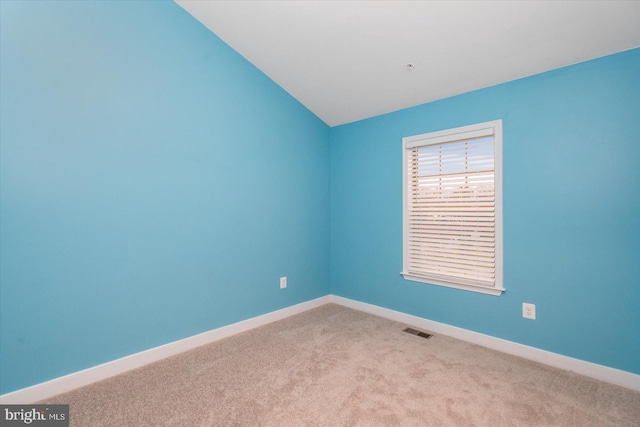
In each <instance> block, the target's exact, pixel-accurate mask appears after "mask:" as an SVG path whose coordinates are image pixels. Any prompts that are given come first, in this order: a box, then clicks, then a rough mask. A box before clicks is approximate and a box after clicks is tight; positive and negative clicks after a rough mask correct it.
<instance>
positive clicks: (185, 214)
mask: <svg viewBox="0 0 640 427" xmlns="http://www.w3.org/2000/svg"><path fill="white" fill-rule="evenodd" d="M0 6H1V8H2V9H1V11H0V12H1V13H0V15H1V19H2V21H1V34H0V40H1V43H2V44H1V46H0V52H1V58H0V59H1V60H0V64H1V67H2V68H1V69H0V73H1V74H0V75H1V87H0V89H1V109H2V110H1V111H2V113H1V114H2V115H1V124H2V126H1V135H0V136H1V153H0V154H1V165H0V166H1V167H0V170H1V177H0V178H1V181H0V183H1V192H0V194H1V199H0V206H1V218H0V227H1V229H0V233H1V240H0V242H1V248H0V272H1V273H0V274H1V276H0V283H1V287H0V301H1V302H0V304H1V305H0V335H1V342H0V360H1V363H0V367H1V371H0V393H6V392H9V391H12V390H15V389H19V388H22V387H25V386H29V385H32V384H35V383H39V382H42V381H46V380H48V379H51V378H55V377H58V376H61V375H64V374H68V373H70V372H75V371H78V370H81V369H84V368H88V367H91V366H94V365H97V364H99V363H103V362H107V361H111V360H114V359H116V358H118V357H121V356H125V355H129V354H132V353H135V352H137V351H141V350H145V349H148V348H151V347H154V346H157V345H160V344H164V343H167V342H171V341H174V340H177V339H180V338H184V337H187V336H191V335H194V334H197V333H200V332H203V331H207V330H210V329H213V328H216V327H219V326H222V325H226V324H230V323H233V322H237V321H240V320H243V319H246V318H250V317H253V316H256V315H260V314H263V313H266V312H271V311H273V310H276V309H279V308H283V307H287V306H290V305H293V304H296V303H299V302H302V301H306V300H309V299H313V298H316V297H320V296H323V295H326V294H328V293H329V182H330V179H329V154H330V153H329V145H328V140H329V132H330V129H329V127H328V126H327V125H325V124H324V123H323V122H322V121H321V120H319V119H318V118H317V117H315V116H314V115H313V114H312V113H310V112H309V111H308V110H307V109H305V108H304V107H303V106H302V105H301V104H299V103H298V102H297V101H296V100H294V99H293V98H292V97H290V96H289V95H288V94H287V93H286V92H284V91H283V90H282V89H281V88H280V87H278V86H277V85H276V84H275V83H273V82H272V81H271V80H269V79H268V78H267V77H266V76H265V75H263V74H262V73H261V72H259V71H258V70H257V69H256V68H254V67H253V66H252V65H251V64H249V63H248V62H247V61H245V60H244V59H243V58H242V57H240V56H239V55H238V54H237V53H236V52H234V51H233V50H232V49H231V48H230V47H228V46H227V45H226V44H224V43H223V42H222V41H220V40H219V39H218V38H217V37H216V36H214V35H213V34H212V33H211V32H210V31H209V30H207V29H206V28H205V27H203V26H202V25H201V24H199V23H198V22H197V21H196V20H195V19H193V17H191V16H190V15H189V14H187V13H186V12H185V11H184V10H183V9H181V8H180V7H179V6H177V5H176V4H174V3H173V2H76V1H69V2H66V1H56V2H34V1H29V2H7V1H2V2H0ZM280 276H288V278H289V287H288V288H287V289H286V290H280V289H279V277H280Z"/></svg>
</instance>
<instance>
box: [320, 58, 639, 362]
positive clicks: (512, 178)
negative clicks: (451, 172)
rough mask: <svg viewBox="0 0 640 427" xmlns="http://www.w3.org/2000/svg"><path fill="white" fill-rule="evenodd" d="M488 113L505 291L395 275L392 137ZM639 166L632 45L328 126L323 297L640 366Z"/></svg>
mask: <svg viewBox="0 0 640 427" xmlns="http://www.w3.org/2000/svg"><path fill="white" fill-rule="evenodd" d="M495 119H503V132H504V140H503V172H504V184H503V191H504V197H503V204H504V209H503V213H504V286H505V288H506V289H507V292H506V293H504V294H503V295H502V296H500V297H495V296H488V295H483V294H478V293H473V292H468V291H461V290H455V289H450V288H444V287H439V286H433V285H427V284H422V283H416V282H410V281H405V280H404V279H403V278H402V277H401V276H400V274H399V273H400V271H401V269H402V148H401V140H402V137H404V136H410V135H416V134H421V133H425V132H431V131H436V130H441V129H447V128H452V127H456V126H463V125H469V124H474V123H478V122H484V121H488V120H495ZM639 161H640V49H635V50H632V51H627V52H624V53H620V54H617V55H612V56H608V57H604V58H600V59H597V60H594V61H589V62H586V63H582V64H578V65H575V66H571V67H567V68H563V69H559V70H555V71H551V72H547V73H544V74H540V75H536V76H533V77H530V78H526V79H522V80H517V81H513V82H510V83H505V84H502V85H499V86H494V87H491V88H487V89H484V90H479V91H475V92H471V93H467V94H464V95H460V96H457V97H453V98H448V99H445V100H442V101H438V102H433V103H430V104H425V105H422V106H418V107H414V108H410V109H406V110H402V111H399V112H396V113H391V114H387V115H383V116H379V117H375V118H372V119H368V120H364V121H360V122H356V123H352V124H347V125H344V126H340V127H336V128H333V129H332V132H331V235H332V240H331V292H332V293H333V294H335V295H341V296H344V297H348V298H353V299H355V300H359V301H364V302H368V303H371V304H376V305H379V306H383V307H387V308H390V309H394V310H398V311H402V312H406V313H410V314H413V315H417V316H422V317H425V318H428V319H432V320H435V321H439V322H443V323H447V324H450V325H454V326H459V327H462V328H466V329H469V330H473V331H477V332H481V333H484V334H488V335H492V336H496V337H500V338H505V339H508V340H512V341H515V342H519V343H522V344H526V345H531V346H534V347H538V348H541V349H545V350H550V351H553V352H556V353H559V354H563V355H567V356H571V357H575V358H579V359H582V360H586V361H591V362H595V363H598V364H602V365H606V366H610V367H613V368H618V369H622V370H626V371H630V372H634V373H638V374H640V357H639V356H638V355H640V164H639ZM523 302H530V303H534V304H536V306H537V307H536V308H537V320H535V321H531V320H526V319H523V318H522V308H521V307H522V303H523Z"/></svg>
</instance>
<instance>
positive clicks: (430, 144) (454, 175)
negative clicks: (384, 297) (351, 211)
mask: <svg viewBox="0 0 640 427" xmlns="http://www.w3.org/2000/svg"><path fill="white" fill-rule="evenodd" d="M501 128H502V122H501V121H494V122H488V123H482V124H479V125H473V126H466V127H463V128H457V129H451V130H448V131H442V132H435V133H431V134H425V135H418V136H415V137H410V138H405V139H404V140H403V141H404V156H403V158H404V171H405V174H404V175H405V176H404V266H403V274H404V276H405V278H407V279H409V280H419V281H424V282H427V283H434V284H439V285H445V286H452V287H457V288H462V289H467V290H476V291H480V292H485V293H490V294H494V295H499V294H500V293H501V292H502V291H503V289H502V274H501V270H502V242H501V239H502V218H501V203H500V197H501V167H500V166H501V165H500V163H501V161H500V159H501V153H500V150H501V146H502V144H501V139H502V129H501Z"/></svg>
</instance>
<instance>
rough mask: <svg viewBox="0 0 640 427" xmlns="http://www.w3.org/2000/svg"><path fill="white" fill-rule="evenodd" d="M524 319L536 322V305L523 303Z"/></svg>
mask: <svg viewBox="0 0 640 427" xmlns="http://www.w3.org/2000/svg"><path fill="white" fill-rule="evenodd" d="M522 317H524V318H525V319H531V320H536V305H535V304H529V303H526V302H523V303H522Z"/></svg>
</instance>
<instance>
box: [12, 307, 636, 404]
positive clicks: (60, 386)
mask: <svg viewBox="0 0 640 427" xmlns="http://www.w3.org/2000/svg"><path fill="white" fill-rule="evenodd" d="M327 303H335V304H339V305H342V306H345V307H349V308H352V309H354V310H359V311H363V312H365V313H370V314H374V315H376V316H380V317H384V318H386V319H390V320H395V321H397V322H401V323H405V324H407V325H411V326H416V327H418V328H420V329H425V330H427V331H430V332H434V333H436V334H441V335H446V336H450V337H453V338H457V339H460V340H463V341H467V342H470V343H473V344H477V345H481V346H483V347H487V348H491V349H494V350H498V351H501V352H503V353H507V354H511V355H514V356H519V357H522V358H524V359H529V360H533V361H535V362H539V363H543V364H545V365H549V366H553V367H556V368H560V369H564V370H567V371H572V372H575V373H578V374H581V375H584V376H587V377H591V378H595V379H597V380H601V381H605V382H608V383H611V384H615V385H619V386H622V387H626V388H629V389H632V390H636V391H640V375H636V374H632V373H630V372H626V371H621V370H618V369H614V368H609V367H606V366H602V365H598V364H595V363H591V362H585V361H583V360H579V359H574V358H572V357H567V356H562V355H560V354H556V353H552V352H549V351H545V350H540V349H538V348H535V347H529V346H526V345H523V344H518V343H515V342H513V341H507V340H503V339H501V338H495V337H492V336H489V335H484V334H480V333H478V332H473V331H469V330H467V329H462V328H458V327H455V326H450V325H447V324H444V323H439V322H435V321H433V320H428V319H425V318H422V317H417V316H413V315H410V314H406V313H402V312H399V311H394V310H390V309H388V308H383V307H379V306H377V305H372V304H367V303H364V302H360V301H355V300H352V299H348V298H344V297H340V296H337V295H327V296H324V297H320V298H317V299H314V300H311V301H306V302H303V303H300V304H297V305H294V306H291V307H287V308H283V309H281V310H277V311H273V312H271V313H267V314H263V315H261V316H257V317H254V318H251V319H247V320H243V321H242V322H238V323H234V324H232V325H228V326H223V327H221V328H218V329H213V330H211V331H207V332H203V333H201V334H198V335H194V336H192V337H188V338H184V339H182V340H179V341H174V342H172V343H168V344H165V345H161V346H159V347H154V348H151V349H149V350H145V351H142V352H139V353H135V354H132V355H130V356H126V357H122V358H120V359H116V360H114V361H111V362H107V363H103V364H101V365H98V366H94V367H92V368H88V369H84V370H82V371H78V372H74V373H72V374H69V375H65V376H63V377H59V378H55V379H53V380H50V381H46V382H43V383H40V384H36V385H33V386H31V387H27V388H23V389H20V390H16V391H13V392H10V393H7V394H3V395H0V403H2V404H32V403H35V402H38V401H40V400H45V399H48V398H50V397H53V396H56V395H58V394H61V393H65V392H67V391H71V390H73V389H76V388H79V387H83V386H86V385H89V384H91V383H94V382H97V381H101V380H104V379H107V378H109V377H112V376H114V375H118V374H121V373H124V372H127V371H130V370H132V369H136V368H139V367H141V366H144V365H148V364H150V363H153V362H156V361H158V360H161V359H164V358H167V357H170V356H173V355H176V354H178V353H182V352H184V351H187V350H191V349H193V348H196V347H200V346H202V345H205V344H209V343H211V342H214V341H218V340H221V339H223V338H227V337H230V336H232V335H235V334H239V333H241V332H245V331H248V330H250V329H254V328H257V327H259V326H263V325H266V324H269V323H272V322H275V321H278V320H282V319H284V318H287V317H290V316H293V315H295V314H299V313H302V312H305V311H307V310H311V309H313V308H316V307H320V306H322V305H324V304H327Z"/></svg>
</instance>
